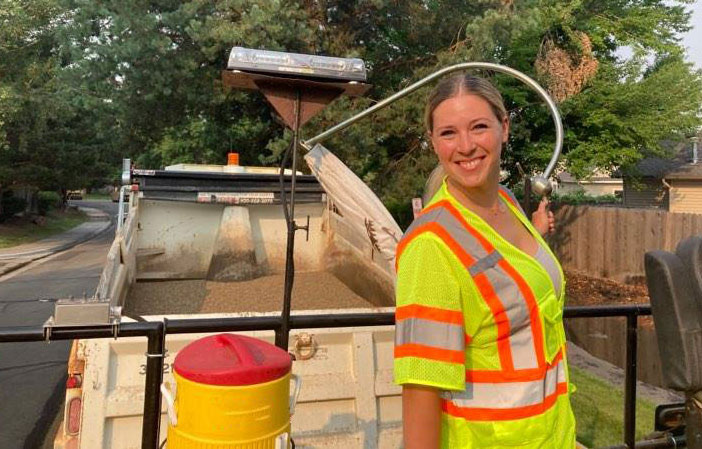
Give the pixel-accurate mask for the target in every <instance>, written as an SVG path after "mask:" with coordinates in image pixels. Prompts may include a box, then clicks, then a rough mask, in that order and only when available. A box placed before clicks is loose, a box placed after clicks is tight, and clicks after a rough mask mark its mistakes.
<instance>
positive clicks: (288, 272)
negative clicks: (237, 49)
mask: <svg viewBox="0 0 702 449" xmlns="http://www.w3.org/2000/svg"><path fill="white" fill-rule="evenodd" d="M299 129H300V91H299V90H298V91H297V93H296V95H295V125H294V126H293V144H292V174H291V179H290V212H289V219H288V242H287V249H286V254H285V287H284V291H283V312H282V314H281V322H280V330H279V331H277V332H276V334H275V345H276V346H277V347H279V348H280V349H282V350H284V351H287V350H288V338H289V335H290V303H291V301H292V288H293V281H294V280H295V260H294V251H295V231H296V230H297V223H295V179H296V177H297V147H298V145H299V138H300V137H299V132H298V131H299ZM283 207H288V206H287V205H286V204H283Z"/></svg>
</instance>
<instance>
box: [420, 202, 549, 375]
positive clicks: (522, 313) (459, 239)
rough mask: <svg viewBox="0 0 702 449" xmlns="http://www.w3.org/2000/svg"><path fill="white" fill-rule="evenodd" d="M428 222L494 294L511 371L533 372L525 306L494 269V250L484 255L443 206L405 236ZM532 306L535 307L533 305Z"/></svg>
mask: <svg viewBox="0 0 702 449" xmlns="http://www.w3.org/2000/svg"><path fill="white" fill-rule="evenodd" d="M429 222H435V223H437V224H439V225H440V226H441V227H442V228H444V229H445V230H446V232H447V233H448V234H449V235H450V236H451V237H452V238H453V239H454V240H455V241H456V243H457V244H458V245H459V246H460V247H461V248H462V249H463V250H464V251H465V252H466V253H468V254H469V255H470V256H471V257H472V258H474V259H477V260H476V262H475V263H473V264H472V265H471V266H466V267H465V268H466V270H468V272H469V273H470V274H471V276H473V277H475V276H478V275H481V274H482V275H484V276H486V277H487V279H488V281H489V282H490V284H491V285H492V288H493V290H494V291H495V293H496V294H497V300H498V301H499V302H500V303H501V304H502V306H503V308H504V310H505V314H506V315H507V320H508V322H509V327H510V335H509V345H510V352H511V355H512V361H513V365H514V369H517V370H519V369H530V368H537V367H538V359H537V356H536V346H535V344H534V334H533V332H534V330H533V329H532V328H531V320H530V316H529V305H528V304H527V302H526V298H524V296H523V295H522V292H521V291H520V290H519V286H518V285H517V283H516V282H515V280H514V279H513V278H512V277H511V276H509V274H507V272H506V271H505V270H504V269H503V268H502V267H500V266H499V265H498V263H499V262H500V260H501V259H502V256H501V254H500V253H499V252H498V251H497V250H492V251H490V252H488V251H487V250H486V249H485V248H484V247H483V246H482V245H481V244H480V241H479V240H478V239H477V238H476V237H474V236H473V235H472V234H471V233H470V231H468V230H467V229H466V228H465V226H464V225H463V224H462V223H461V222H460V221H459V220H458V219H456V217H454V216H453V214H451V212H449V211H448V210H447V209H446V208H444V207H443V206H442V207H438V208H436V209H433V210H431V211H429V212H426V213H424V214H423V215H420V216H419V217H417V219H416V220H415V221H414V222H413V223H412V225H411V226H410V228H409V229H408V230H407V232H406V234H409V233H410V232H411V231H412V230H413V229H416V228H417V227H419V226H422V225H424V224H427V223H429ZM534 306H535V307H536V304H534Z"/></svg>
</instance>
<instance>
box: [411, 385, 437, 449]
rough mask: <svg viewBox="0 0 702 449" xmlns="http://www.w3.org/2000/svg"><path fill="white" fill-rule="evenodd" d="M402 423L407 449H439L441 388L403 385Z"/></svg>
mask: <svg viewBox="0 0 702 449" xmlns="http://www.w3.org/2000/svg"><path fill="white" fill-rule="evenodd" d="M402 425H403V432H402V433H403V436H404V440H405V449H438V447H439V440H440V438H441V398H440V396H439V390H438V389H436V388H432V387H425V386H422V385H408V384H405V385H403V386H402Z"/></svg>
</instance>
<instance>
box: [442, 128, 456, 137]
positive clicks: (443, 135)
mask: <svg viewBox="0 0 702 449" xmlns="http://www.w3.org/2000/svg"><path fill="white" fill-rule="evenodd" d="M453 134H454V131H453V130H452V129H447V130H444V131H441V132H440V133H439V135H440V136H441V137H448V136H452V135H453Z"/></svg>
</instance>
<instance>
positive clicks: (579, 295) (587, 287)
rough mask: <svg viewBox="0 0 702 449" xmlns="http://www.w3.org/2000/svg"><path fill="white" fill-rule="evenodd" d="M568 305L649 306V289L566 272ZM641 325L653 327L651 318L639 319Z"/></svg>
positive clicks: (580, 273)
mask: <svg viewBox="0 0 702 449" xmlns="http://www.w3.org/2000/svg"><path fill="white" fill-rule="evenodd" d="M565 277H566V305H570V306H599V305H614V304H617V305H619V304H648V303H649V302H650V299H649V296H648V287H646V285H644V284H638V283H637V284H624V283H622V282H616V281H613V280H611V279H602V278H598V277H594V276H588V275H587V274H584V273H582V272H578V271H566V272H565ZM639 325H640V326H642V327H647V328H648V327H652V326H653V319H652V318H651V317H650V316H643V317H639Z"/></svg>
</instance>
